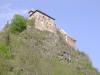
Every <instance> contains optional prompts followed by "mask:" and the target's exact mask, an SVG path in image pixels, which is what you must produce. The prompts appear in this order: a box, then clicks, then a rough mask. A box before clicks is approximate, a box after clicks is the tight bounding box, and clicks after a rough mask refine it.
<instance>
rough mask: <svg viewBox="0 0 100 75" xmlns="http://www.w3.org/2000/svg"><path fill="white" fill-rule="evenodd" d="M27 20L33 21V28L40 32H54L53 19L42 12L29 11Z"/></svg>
mask: <svg viewBox="0 0 100 75" xmlns="http://www.w3.org/2000/svg"><path fill="white" fill-rule="evenodd" d="M29 19H34V20H35V28H37V29H39V30H41V31H44V30H47V31H50V32H55V31H56V24H55V19H54V18H52V17H50V16H49V15H47V14H45V13H44V12H42V11H39V10H34V11H33V10H31V11H29Z"/></svg>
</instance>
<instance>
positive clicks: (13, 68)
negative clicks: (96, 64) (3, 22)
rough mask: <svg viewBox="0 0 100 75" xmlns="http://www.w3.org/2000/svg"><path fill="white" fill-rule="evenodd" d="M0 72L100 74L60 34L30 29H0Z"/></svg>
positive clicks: (20, 74)
mask: <svg viewBox="0 0 100 75" xmlns="http://www.w3.org/2000/svg"><path fill="white" fill-rule="evenodd" d="M0 75H100V73H99V72H98V71H97V70H96V69H95V68H93V66H92V64H91V62H90V60H89V58H88V56H87V55H86V54H85V53H83V52H80V51H79V50H76V49H74V48H71V47H70V46H68V45H67V43H66V42H65V40H64V38H63V36H62V34H61V33H60V32H59V30H57V33H50V32H47V31H39V30H37V29H35V28H34V26H33V28H32V29H30V30H27V29H26V30H24V31H23V32H21V33H19V34H13V33H10V32H8V31H7V30H3V31H2V32H0Z"/></svg>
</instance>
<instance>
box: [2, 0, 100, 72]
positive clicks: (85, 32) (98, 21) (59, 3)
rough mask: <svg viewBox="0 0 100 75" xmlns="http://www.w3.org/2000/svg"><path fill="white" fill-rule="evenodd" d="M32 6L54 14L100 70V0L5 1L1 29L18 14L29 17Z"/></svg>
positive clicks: (51, 14) (57, 20)
mask: <svg viewBox="0 0 100 75" xmlns="http://www.w3.org/2000/svg"><path fill="white" fill-rule="evenodd" d="M30 9H40V10H42V11H44V12H45V13H47V14H49V15H50V16H52V17H54V18H55V19H56V23H57V25H58V26H59V27H61V28H63V29H64V30H65V31H67V32H68V33H69V34H70V35H72V36H73V37H74V38H75V39H76V40H77V48H79V49H80V50H81V51H84V52H85V53H86V54H88V56H89V57H90V59H91V61H92V63H93V65H94V66H95V67H96V68H97V69H99V70H100V49H99V48H100V0H1V1H0V29H2V28H3V27H4V25H5V23H6V22H7V21H9V20H10V19H11V18H12V16H13V15H14V14H16V13H19V14H21V15H24V16H26V17H27V12H28V11H29V10H30Z"/></svg>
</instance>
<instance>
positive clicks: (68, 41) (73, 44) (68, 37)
mask: <svg viewBox="0 0 100 75" xmlns="http://www.w3.org/2000/svg"><path fill="white" fill-rule="evenodd" d="M60 32H61V33H62V34H63V36H64V38H65V41H66V43H67V44H68V45H69V46H71V47H73V48H75V45H76V40H74V39H73V38H72V37H70V36H69V35H68V33H66V32H65V31H64V30H63V29H60Z"/></svg>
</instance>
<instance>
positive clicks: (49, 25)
mask: <svg viewBox="0 0 100 75" xmlns="http://www.w3.org/2000/svg"><path fill="white" fill-rule="evenodd" d="M28 14H29V19H33V20H34V21H35V28H37V29H39V30H41V31H45V30H46V31H50V32H53V33H55V32H56V30H57V27H56V24H55V19H54V18H53V17H51V16H49V15H47V14H46V13H44V12H42V11H40V10H30V11H29V13H28ZM60 32H61V33H62V34H63V36H64V37H65V40H66V42H67V44H68V45H70V46H71V47H75V44H76V40H75V39H74V38H72V37H71V36H69V35H68V34H67V33H66V32H65V31H64V30H60Z"/></svg>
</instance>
